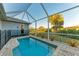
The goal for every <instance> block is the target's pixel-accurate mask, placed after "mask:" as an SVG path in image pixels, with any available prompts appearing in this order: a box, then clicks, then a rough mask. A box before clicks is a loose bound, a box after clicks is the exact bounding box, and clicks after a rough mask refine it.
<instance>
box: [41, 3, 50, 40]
mask: <svg viewBox="0 0 79 59" xmlns="http://www.w3.org/2000/svg"><path fill="white" fill-rule="evenodd" d="M40 5H41V6H42V8H43V10H44V12H45V13H46V15H47V18H48V21H47V23H48V32H47V33H48V40H49V15H48V12H47V10H46V9H45V7H44V5H43V4H42V3H41V4H40Z"/></svg>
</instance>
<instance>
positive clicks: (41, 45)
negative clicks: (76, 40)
mask: <svg viewBox="0 0 79 59" xmlns="http://www.w3.org/2000/svg"><path fill="white" fill-rule="evenodd" d="M18 42H19V45H18V46H17V47H15V48H14V49H13V50H12V52H13V55H14V56H48V55H53V53H54V51H55V47H54V46H51V45H50V44H47V43H45V42H42V41H39V40H36V38H32V37H26V38H21V39H18Z"/></svg>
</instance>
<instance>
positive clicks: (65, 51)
mask: <svg viewBox="0 0 79 59" xmlns="http://www.w3.org/2000/svg"><path fill="white" fill-rule="evenodd" d="M24 37H29V36H21V37H15V38H11V39H10V40H9V41H8V43H7V44H6V45H5V46H4V47H3V48H2V49H1V51H0V56H13V54H12V49H13V48H15V47H16V46H18V45H19V43H18V41H17V39H18V38H24ZM31 37H34V38H38V40H41V41H44V42H48V43H50V44H52V45H56V46H57V48H56V50H55V52H54V54H53V55H54V56H79V48H75V47H71V46H69V45H68V44H66V43H63V42H59V41H49V40H46V39H41V38H39V37H35V36H31Z"/></svg>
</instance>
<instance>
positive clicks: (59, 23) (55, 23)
mask: <svg viewBox="0 0 79 59" xmlns="http://www.w3.org/2000/svg"><path fill="white" fill-rule="evenodd" d="M49 22H50V23H51V25H52V30H53V31H54V32H57V31H58V30H62V29H63V24H64V17H63V15H62V14H54V15H51V16H50V17H49Z"/></svg>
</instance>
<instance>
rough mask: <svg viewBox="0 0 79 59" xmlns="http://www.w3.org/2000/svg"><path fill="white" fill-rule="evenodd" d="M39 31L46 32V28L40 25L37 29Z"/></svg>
mask: <svg viewBox="0 0 79 59" xmlns="http://www.w3.org/2000/svg"><path fill="white" fill-rule="evenodd" d="M37 32H38V33H43V32H46V28H44V27H43V26H40V27H39V28H38V29H37Z"/></svg>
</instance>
